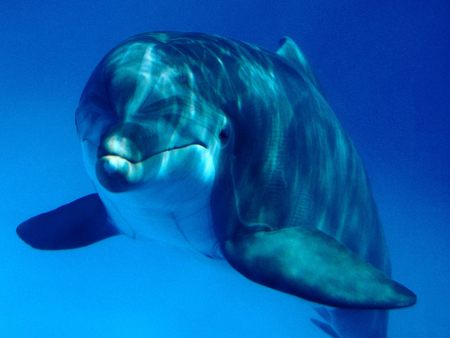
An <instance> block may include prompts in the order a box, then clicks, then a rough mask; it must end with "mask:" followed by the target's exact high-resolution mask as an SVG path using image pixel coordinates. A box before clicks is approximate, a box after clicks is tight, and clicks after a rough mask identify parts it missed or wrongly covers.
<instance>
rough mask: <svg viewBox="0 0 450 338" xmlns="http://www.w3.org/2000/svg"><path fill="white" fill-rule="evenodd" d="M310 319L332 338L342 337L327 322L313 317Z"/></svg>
mask: <svg viewBox="0 0 450 338" xmlns="http://www.w3.org/2000/svg"><path fill="white" fill-rule="evenodd" d="M311 321H312V322H313V323H314V325H316V326H317V327H318V328H320V329H321V330H322V331H323V332H325V333H326V334H327V335H329V336H330V337H332V338H342V337H341V336H340V335H339V334H338V333H337V332H336V331H335V330H334V329H333V328H332V327H331V326H330V325H329V324H327V323H324V322H321V321H320V320H317V319H315V318H311Z"/></svg>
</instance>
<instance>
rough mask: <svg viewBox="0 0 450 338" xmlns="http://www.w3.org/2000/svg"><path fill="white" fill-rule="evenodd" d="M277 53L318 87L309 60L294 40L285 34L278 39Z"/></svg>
mask: <svg viewBox="0 0 450 338" xmlns="http://www.w3.org/2000/svg"><path fill="white" fill-rule="evenodd" d="M277 54H278V55H280V56H281V57H283V58H284V59H285V60H286V61H287V62H288V63H289V64H290V65H291V66H292V67H294V68H295V69H297V71H298V72H300V74H302V75H303V76H304V77H306V78H307V79H308V80H309V81H311V83H312V84H313V85H314V86H315V87H316V88H319V82H318V81H317V79H316V77H315V76H314V74H313V72H312V70H311V66H310V65H309V62H308V61H307V60H306V57H305V55H304V54H303V52H302V51H301V50H300V48H299V47H298V46H297V44H296V43H295V42H294V40H292V39H291V38H290V37H287V36H285V37H283V38H282V39H281V40H280V47H279V48H278V50H277Z"/></svg>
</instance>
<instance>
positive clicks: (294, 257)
mask: <svg viewBox="0 0 450 338" xmlns="http://www.w3.org/2000/svg"><path fill="white" fill-rule="evenodd" d="M224 253H225V256H226V258H227V259H228V261H229V262H230V264H231V265H233V267H234V268H236V269H237V270H238V271H239V272H241V273H242V274H243V275H244V276H246V277H247V278H249V279H251V280H253V281H255V282H257V283H260V284H263V285H266V286H269V287H271V288H274V289H277V290H280V291H283V292H287V293H290V294H293V295H296V296H298V297H301V298H304V299H308V300H311V301H314V302H317V303H320V304H325V305H331V306H337V307H348V308H360V309H391V308H399V307H406V306H411V305H413V304H415V302H416V296H415V294H414V293H413V292H411V291H410V290H408V289H407V288H406V287H404V286H403V285H401V284H399V283H397V282H395V281H393V280H391V279H389V278H388V277H387V276H386V275H385V274H384V273H383V272H381V271H380V270H378V269H376V268H375V267H373V266H372V265H370V264H368V263H366V262H364V261H363V260H362V259H360V258H359V257H358V256H357V255H355V254H354V253H353V252H351V251H350V250H349V249H348V248H347V247H346V246H344V245H342V244H341V243H339V242H338V241H336V240H335V239H334V238H332V237H330V236H328V235H326V234H325V233H323V232H321V231H319V230H315V229H308V228H304V227H292V228H284V229H280V230H272V231H256V232H248V231H247V232H245V233H244V232H243V233H240V234H237V235H236V236H235V237H234V238H233V239H230V240H228V241H226V243H225V246H224Z"/></svg>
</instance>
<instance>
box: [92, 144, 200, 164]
mask: <svg viewBox="0 0 450 338" xmlns="http://www.w3.org/2000/svg"><path fill="white" fill-rule="evenodd" d="M191 146H201V147H203V148H205V149H207V148H208V147H207V146H206V144H204V143H203V142H193V143H189V144H185V145H182V146H175V147H172V148H167V149H164V150H160V151H157V152H154V153H151V154H150V155H149V156H147V157H145V158H142V159H140V160H132V159H130V158H127V157H124V156H123V155H121V154H117V153H114V152H110V153H102V154H100V155H99V156H98V158H99V159H101V158H104V157H107V156H116V157H120V158H122V159H124V160H126V161H128V162H129V163H132V164H138V163H142V162H144V161H146V160H148V159H149V158H151V157H153V156H156V155H159V154H162V153H165V152H167V151H172V150H179V149H184V148H188V147H191Z"/></svg>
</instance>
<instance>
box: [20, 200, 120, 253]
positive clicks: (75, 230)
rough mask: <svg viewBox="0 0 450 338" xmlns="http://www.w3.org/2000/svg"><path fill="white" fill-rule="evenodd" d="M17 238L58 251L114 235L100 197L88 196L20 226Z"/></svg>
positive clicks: (114, 231) (37, 247)
mask: <svg viewBox="0 0 450 338" xmlns="http://www.w3.org/2000/svg"><path fill="white" fill-rule="evenodd" d="M16 231H17V234H18V235H19V237H20V238H21V239H22V240H23V241H25V242H26V243H27V244H29V245H31V246H32V247H34V248H36V249H42V250H61V249H74V248H79V247H82V246H86V245H89V244H92V243H95V242H98V241H101V240H103V239H105V238H108V237H111V236H114V235H117V234H118V233H119V232H118V230H117V229H116V228H115V227H114V226H113V225H111V224H110V223H109V222H108V217H107V213H106V210H105V207H104V206H103V203H102V201H101V200H100V197H99V196H98V195H97V194H91V195H87V196H84V197H82V198H80V199H77V200H75V201H73V202H71V203H68V204H65V205H63V206H61V207H59V208H57V209H55V210H52V211H49V212H46V213H43V214H40V215H38V216H35V217H32V218H30V219H29V220H27V221H25V222H23V223H22V224H20V225H19V226H18V227H17V229H16Z"/></svg>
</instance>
